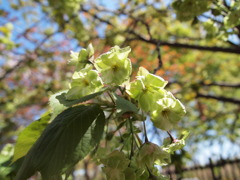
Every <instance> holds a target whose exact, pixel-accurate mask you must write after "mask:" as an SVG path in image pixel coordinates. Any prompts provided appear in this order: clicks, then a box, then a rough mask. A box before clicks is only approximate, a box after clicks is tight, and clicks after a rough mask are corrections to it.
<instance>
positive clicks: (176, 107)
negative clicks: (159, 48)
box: [127, 67, 186, 130]
mask: <svg viewBox="0 0 240 180" xmlns="http://www.w3.org/2000/svg"><path fill="white" fill-rule="evenodd" d="M166 85H167V81H165V80H164V79H162V78H161V77H159V76H156V75H154V74H151V73H149V72H148V71H147V70H146V69H144V68H143V67H140V68H139V71H138V74H137V79H136V80H135V81H133V82H131V83H130V84H129V86H128V88H127V93H128V94H129V95H130V96H131V97H132V98H133V99H136V100H137V101H138V103H139V106H140V107H141V109H142V110H143V111H145V112H146V113H148V114H149V115H150V116H151V120H152V122H153V123H154V125H155V126H156V127H158V128H160V129H163V130H169V129H171V128H173V127H174V125H176V124H177V123H178V121H179V120H180V119H181V117H182V116H183V115H184V114H185V113H186V111H185V107H184V106H183V105H182V103H181V102H180V101H179V100H178V99H176V98H175V97H174V96H173V95H172V94H171V93H170V92H168V91H166V90H165V89H164V87H165V86H166Z"/></svg>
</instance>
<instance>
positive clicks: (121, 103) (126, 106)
mask: <svg viewBox="0 0 240 180" xmlns="http://www.w3.org/2000/svg"><path fill="white" fill-rule="evenodd" d="M116 98H117V100H116V105H117V110H118V111H119V114H120V115H122V114H124V113H126V112H134V113H137V112H138V108H137V107H136V106H135V105H134V104H133V103H131V102H130V101H128V100H126V99H124V98H122V97H121V96H117V95H116Z"/></svg>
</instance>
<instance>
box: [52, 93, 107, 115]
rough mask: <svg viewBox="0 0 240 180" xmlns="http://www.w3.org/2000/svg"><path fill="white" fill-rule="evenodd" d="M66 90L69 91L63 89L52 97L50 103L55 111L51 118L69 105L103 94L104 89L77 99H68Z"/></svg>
mask: <svg viewBox="0 0 240 180" xmlns="http://www.w3.org/2000/svg"><path fill="white" fill-rule="evenodd" d="M66 92H67V91H61V92H59V93H56V94H54V95H52V96H51V97H50V99H49V103H50V106H51V108H52V111H53V113H52V118H51V119H54V118H55V117H56V116H57V115H58V114H60V113H61V112H62V111H64V110H65V109H67V108H68V107H71V106H73V105H76V104H79V103H82V102H85V101H88V100H90V99H93V98H95V97H96V96H99V95H101V94H102V93H103V92H104V91H99V92H96V93H93V94H90V95H87V96H84V97H82V98H79V99H76V100H68V99H66Z"/></svg>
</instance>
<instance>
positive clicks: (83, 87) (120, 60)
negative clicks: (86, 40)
mask: <svg viewBox="0 0 240 180" xmlns="http://www.w3.org/2000/svg"><path fill="white" fill-rule="evenodd" d="M130 51H131V49H130V48H129V47H126V48H123V49H121V48H119V47H118V46H115V47H113V48H111V49H110V51H109V52H107V53H105V54H102V55H101V56H99V57H98V58H96V59H95V60H94V58H93V54H94V50H93V47H92V45H91V44H90V45H89V46H88V48H87V49H82V50H81V51H80V52H79V53H76V52H71V59H70V62H69V63H70V64H72V65H75V66H76V71H75V72H74V74H73V76H72V82H71V84H70V89H69V90H68V92H67V93H66V98H67V99H68V100H74V99H78V98H81V97H84V96H86V95H89V94H92V93H95V92H98V91H100V90H101V88H103V87H104V85H106V86H108V85H109V86H112V85H121V84H122V83H124V82H125V81H127V80H128V79H129V78H130V75H131V72H132V66H131V61H130V59H128V58H127V56H128V54H129V52H130Z"/></svg>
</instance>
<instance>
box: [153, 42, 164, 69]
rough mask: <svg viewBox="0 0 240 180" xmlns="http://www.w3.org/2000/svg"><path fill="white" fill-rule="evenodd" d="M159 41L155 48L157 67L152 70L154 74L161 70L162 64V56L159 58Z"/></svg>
mask: <svg viewBox="0 0 240 180" xmlns="http://www.w3.org/2000/svg"><path fill="white" fill-rule="evenodd" d="M160 45H161V44H160V41H158V44H157V46H156V50H157V53H158V67H157V68H155V69H154V71H153V73H154V74H155V73H156V72H157V71H158V70H159V69H161V67H162V65H163V63H162V56H161V50H160Z"/></svg>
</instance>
